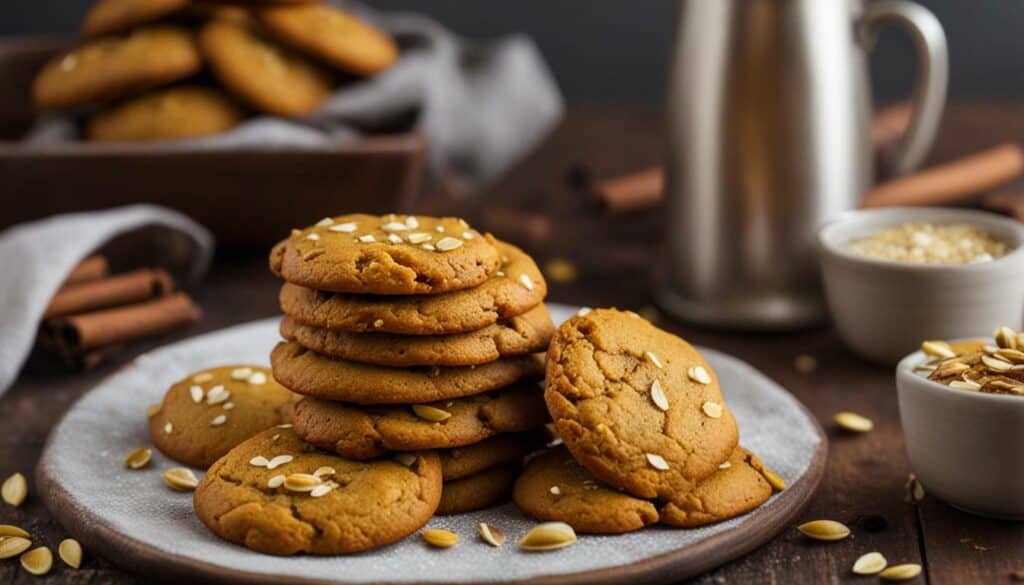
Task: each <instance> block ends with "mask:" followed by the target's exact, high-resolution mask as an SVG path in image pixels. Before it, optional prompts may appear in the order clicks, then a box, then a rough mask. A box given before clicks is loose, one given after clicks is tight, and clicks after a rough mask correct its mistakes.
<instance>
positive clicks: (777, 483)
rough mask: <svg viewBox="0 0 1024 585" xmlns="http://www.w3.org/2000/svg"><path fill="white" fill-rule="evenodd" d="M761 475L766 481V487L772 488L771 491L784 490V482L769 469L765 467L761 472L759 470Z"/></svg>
mask: <svg viewBox="0 0 1024 585" xmlns="http://www.w3.org/2000/svg"><path fill="white" fill-rule="evenodd" d="M761 475H763V476H764V478H765V480H767V481H768V485H770V486H772V489H773V490H775V491H777V492H781V491H782V490H784V489H786V480H784V479H782V476H781V475H779V474H778V473H775V472H774V471H772V470H771V469H768V468H767V467H765V468H764V469H763V470H761Z"/></svg>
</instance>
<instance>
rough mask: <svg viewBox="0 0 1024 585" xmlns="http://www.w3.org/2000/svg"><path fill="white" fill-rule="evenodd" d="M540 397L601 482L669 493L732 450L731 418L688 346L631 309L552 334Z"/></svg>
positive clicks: (683, 489)
mask: <svg viewBox="0 0 1024 585" xmlns="http://www.w3.org/2000/svg"><path fill="white" fill-rule="evenodd" d="M546 379H547V386H546V389H545V392H544V399H545V401H546V402H547V405H548V410H549V411H550V412H551V416H552V418H553V419H554V421H555V427H556V428H557V430H558V435H559V436H560V437H561V438H562V440H563V441H565V445H566V446H567V447H568V448H569V451H571V452H572V454H573V456H574V457H575V458H576V459H577V460H578V461H579V462H580V463H581V464H582V465H583V466H584V467H586V468H587V469H589V470H590V471H591V472H593V474H594V475H596V476H597V477H598V478H599V479H601V480H602V481H604V482H605V483H608V484H610V485H612V486H613V487H616V488H619V489H624V490H626V491H628V492H630V493H631V494H633V495H635V496H638V497H642V498H661V499H670V498H671V497H673V496H674V495H675V494H680V493H687V492H689V491H690V490H692V489H693V488H694V486H695V485H696V484H697V483H698V482H700V481H701V480H703V479H704V478H706V477H708V476H709V475H711V474H712V473H714V472H715V471H716V470H717V469H718V465H719V464H720V463H722V462H724V461H725V460H726V459H728V458H729V456H730V455H731V454H732V452H733V450H734V449H735V448H736V443H737V441H738V439H739V432H738V430H737V427H736V420H735V419H734V418H733V415H732V413H731V412H730V411H729V408H728V407H727V406H726V404H725V401H724V400H723V398H722V394H721V392H719V389H718V381H717V378H716V376H715V373H714V371H712V369H711V367H710V366H709V365H708V364H707V362H706V361H704V358H702V357H701V355H700V354H699V353H698V352H697V350H695V349H694V348H693V347H692V346H691V345H690V344H689V343H686V342H685V341H683V340H682V339H680V338H678V337H676V336H675V335H672V334H670V333H668V332H666V331H662V330H661V329H658V328H657V327H655V326H654V325H651V324H650V323H649V322H648V321H646V320H645V319H642V318H640V317H639V316H636V315H634V314H630V313H623V312H620V311H616V310H614V309H599V310H595V311H591V312H589V313H587V314H585V315H577V316H576V317H573V318H572V319H570V320H569V321H567V322H565V323H564V324H562V326H561V327H560V328H559V329H558V331H557V332H556V333H555V336H554V338H553V339H552V340H551V348H550V350H549V351H548V359H547V378H546Z"/></svg>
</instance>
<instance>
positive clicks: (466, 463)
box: [437, 415, 544, 481]
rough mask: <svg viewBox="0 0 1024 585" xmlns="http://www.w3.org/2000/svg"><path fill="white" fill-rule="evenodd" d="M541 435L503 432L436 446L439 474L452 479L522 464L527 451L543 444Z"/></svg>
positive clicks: (532, 450) (536, 448) (531, 450)
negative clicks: (446, 446) (474, 440)
mask: <svg viewBox="0 0 1024 585" xmlns="http://www.w3.org/2000/svg"><path fill="white" fill-rule="evenodd" d="M542 416H543V415H542ZM543 437H544V435H543V433H541V432H524V433H516V432H504V433H501V434H497V435H495V436H493V437H491V438H489V439H484V440H483V441H480V442H479V443H474V444H472V445H467V446H465V447H456V448H454V449H439V450H438V452H437V454H438V455H439V456H440V457H441V476H442V477H443V478H444V480H445V481H451V480H453V479H461V478H463V477H468V476H470V475H476V474H478V473H480V472H481V471H484V470H485V469H490V468H492V467H496V466H498V465H506V464H517V465H521V464H522V463H523V459H524V458H525V457H526V456H527V455H529V454H530V453H533V452H534V451H536V450H538V449H540V448H542V447H543V446H544V440H543Z"/></svg>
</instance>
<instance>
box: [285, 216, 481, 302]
mask: <svg viewBox="0 0 1024 585" xmlns="http://www.w3.org/2000/svg"><path fill="white" fill-rule="evenodd" d="M500 265H501V254H500V253H499V252H498V249H497V248H496V247H495V245H494V238H493V237H492V236H491V235H490V234H486V235H483V234H481V233H480V232H477V231H476V230H474V229H473V228H471V227H469V225H468V224H467V223H466V222H465V221H463V220H461V219H459V218H455V217H426V216H414V215H395V214H390V215H382V216H376V215H365V214H352V215H341V216H337V217H328V218H324V219H323V220H321V221H320V222H318V223H317V224H316V225H314V226H310V227H308V228H305V229H302V230H294V231H293V233H292V235H291V236H290V237H289V238H288V239H286V240H284V241H282V242H280V243H278V244H277V245H276V246H274V248H273V250H271V253H270V269H271V270H272V271H273V272H274V274H277V275H278V276H280V277H281V278H283V279H285V280H286V281H288V282H290V283H293V284H297V285H300V286H303V287H306V288H312V289H318V290H325V291H332V292H344V293H357V294H376V295H417V294H437V293H443V292H449V291H454V290H462V289H466V288H470V287H474V286H477V285H480V284H482V283H483V282H485V281H486V280H487V279H488V278H490V277H491V276H492V275H494V273H495V272H497V271H498V267H499V266H500Z"/></svg>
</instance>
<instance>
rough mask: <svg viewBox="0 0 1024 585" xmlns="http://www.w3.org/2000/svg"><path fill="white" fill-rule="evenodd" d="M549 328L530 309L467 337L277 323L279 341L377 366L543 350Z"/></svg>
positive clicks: (462, 361)
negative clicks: (334, 329)
mask: <svg viewBox="0 0 1024 585" xmlns="http://www.w3.org/2000/svg"><path fill="white" fill-rule="evenodd" d="M554 332H555V326H554V324H553V323H552V322H551V316H550V315H549V314H548V310H547V308H546V307H545V306H544V305H543V304H540V305H537V307H536V308H534V309H531V310H530V311H527V312H526V313H523V314H522V315H518V316H516V317H512V318H510V319H507V320H504V321H501V322H498V323H495V324H494V325H489V326H487V327H484V328H483V329H479V330H477V331H472V332H470V333H457V334H454V335H394V334H390V333H349V332H347V331H331V330H330V329H319V328H316V327H308V326H305V325H299V324H297V323H295V322H294V321H293V320H291V319H290V318H288V317H285V318H284V319H283V320H282V321H281V337H284V338H285V339H286V340H289V341H297V342H298V343H299V344H300V345H302V346H304V347H307V348H309V349H312V350H314V351H316V352H317V353H321V354H324V355H327V356H330V357H335V358H339V359H345V360H349V361H354V362H361V363H367V364H377V365H381V366H393V367H408V366H475V365H481V364H486V363H490V362H493V361H494V360H497V359H499V358H502V357H512V356H517V355H524V354H530V353H537V352H542V351H546V350H547V348H548V343H549V342H550V341H551V336H552V335H553V334H554Z"/></svg>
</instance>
